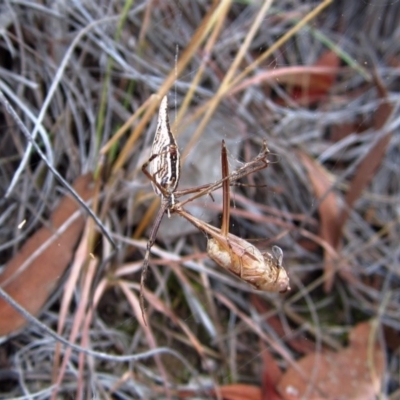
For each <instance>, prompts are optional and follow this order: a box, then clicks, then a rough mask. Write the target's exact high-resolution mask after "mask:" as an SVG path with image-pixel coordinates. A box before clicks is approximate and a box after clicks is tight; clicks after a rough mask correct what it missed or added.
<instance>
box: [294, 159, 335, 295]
mask: <svg viewBox="0 0 400 400" xmlns="http://www.w3.org/2000/svg"><path fill="white" fill-rule="evenodd" d="M298 154H299V156H300V159H301V161H302V162H303V165H304V166H305V167H306V169H307V172H308V176H309V178H310V181H311V183H312V185H313V188H314V193H315V196H316V198H317V199H318V201H320V203H319V207H318V209H319V215H320V220H321V224H320V235H321V237H322V239H323V240H325V241H326V242H327V243H328V244H330V245H331V246H332V247H333V248H334V249H337V248H338V245H339V239H340V226H339V224H338V218H339V215H340V210H339V202H338V199H337V195H336V193H335V192H333V191H332V190H331V191H330V192H329V190H330V189H331V188H332V183H331V181H330V179H329V176H328V172H327V171H326V170H325V169H324V168H323V167H322V166H321V165H320V164H319V163H317V161H315V160H313V159H312V158H310V157H309V156H308V155H306V154H305V153H302V152H298ZM328 192H329V193H328ZM334 263H335V258H334V256H333V254H332V253H331V252H328V251H326V250H325V251H324V288H325V290H326V291H328V292H329V291H330V290H331V288H332V285H333V280H334V272H335V265H334Z"/></svg>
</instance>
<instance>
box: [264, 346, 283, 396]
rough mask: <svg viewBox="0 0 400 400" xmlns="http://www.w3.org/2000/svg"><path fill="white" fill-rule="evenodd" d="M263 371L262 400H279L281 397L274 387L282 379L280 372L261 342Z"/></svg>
mask: <svg viewBox="0 0 400 400" xmlns="http://www.w3.org/2000/svg"><path fill="white" fill-rule="evenodd" d="M261 347H262V356H263V364H264V370H263V374H262V398H263V400H281V399H282V397H281V395H280V394H279V393H278V392H277V390H276V385H277V383H278V382H279V380H280V379H281V377H282V371H281V370H280V368H279V365H278V363H277V362H276V361H275V359H274V357H273V356H272V354H271V353H270V352H269V350H268V348H267V347H266V346H265V345H264V343H263V342H262V341H261Z"/></svg>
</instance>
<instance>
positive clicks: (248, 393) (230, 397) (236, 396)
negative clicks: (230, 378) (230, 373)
mask: <svg viewBox="0 0 400 400" xmlns="http://www.w3.org/2000/svg"><path fill="white" fill-rule="evenodd" d="M219 393H220V395H221V396H222V398H223V399H224V400H262V395H261V388H259V387H258V386H253V385H245V384H241V383H234V384H232V385H225V386H221V387H220V388H219Z"/></svg>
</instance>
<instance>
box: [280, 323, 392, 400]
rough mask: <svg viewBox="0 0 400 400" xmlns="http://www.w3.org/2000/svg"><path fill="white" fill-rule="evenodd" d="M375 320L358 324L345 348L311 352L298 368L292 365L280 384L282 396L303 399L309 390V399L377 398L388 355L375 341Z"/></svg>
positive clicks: (369, 399)
mask: <svg viewBox="0 0 400 400" xmlns="http://www.w3.org/2000/svg"><path fill="white" fill-rule="evenodd" d="M373 324H374V323H373V322H372V323H371V322H363V323H361V324H359V325H357V326H356V327H355V328H354V329H353V330H352V331H351V333H350V344H349V346H348V347H347V348H344V349H343V350H342V351H340V352H338V353H334V352H331V351H324V352H322V353H312V354H308V355H307V356H305V357H304V358H302V359H301V360H299V361H298V363H297V368H294V367H290V368H289V369H288V370H287V371H286V373H285V374H284V376H283V377H282V379H281V380H280V382H279V384H278V389H279V392H280V393H281V394H282V396H283V399H285V400H297V399H301V398H303V396H305V395H306V393H307V399H308V400H322V399H324V400H337V399H341V400H373V399H375V398H376V395H377V394H379V393H380V390H381V384H382V376H383V373H384V370H385V357H384V352H383V350H382V348H381V347H380V345H379V344H378V343H377V342H376V341H375V339H376V338H375V337H374V329H373V328H372V327H373ZM371 339H373V340H371ZM298 371H301V373H299V372H298Z"/></svg>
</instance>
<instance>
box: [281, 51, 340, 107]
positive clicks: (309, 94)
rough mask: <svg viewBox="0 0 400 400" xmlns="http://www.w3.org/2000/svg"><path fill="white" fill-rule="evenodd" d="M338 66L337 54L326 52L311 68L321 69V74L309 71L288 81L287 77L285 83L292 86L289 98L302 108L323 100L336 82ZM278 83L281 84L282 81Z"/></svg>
mask: <svg viewBox="0 0 400 400" xmlns="http://www.w3.org/2000/svg"><path fill="white" fill-rule="evenodd" d="M339 64H340V60H339V57H338V56H337V54H336V53H335V52H333V51H331V50H328V51H326V52H325V53H324V54H322V55H321V57H320V58H319V59H318V60H317V61H316V63H315V64H314V65H313V66H312V68H314V69H315V68H317V69H318V68H321V70H322V71H323V72H322V73H313V72H312V71H313V69H310V71H309V72H308V71H306V72H305V73H303V74H296V75H293V76H291V77H290V79H288V78H289V76H288V77H287V79H285V80H286V82H285V83H286V84H288V85H291V86H292V88H290V90H289V96H290V97H291V98H292V99H293V100H295V101H296V103H298V104H301V105H303V106H308V105H310V104H313V103H316V102H318V101H319V100H321V99H323V98H325V97H326V96H327V95H328V93H329V91H330V90H331V88H332V85H333V83H334V82H335V80H336V76H337V71H338V69H339ZM324 69H325V71H324ZM279 83H282V80H280V82H279Z"/></svg>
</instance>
